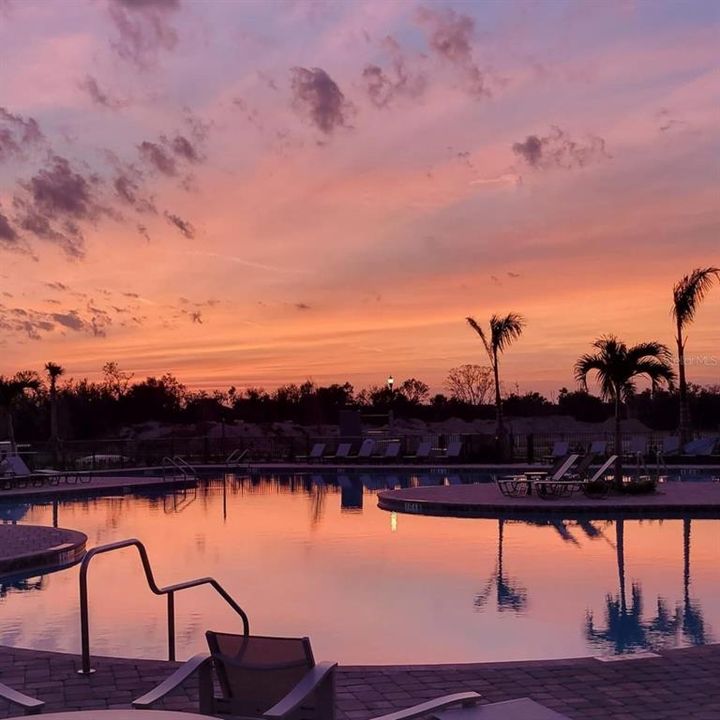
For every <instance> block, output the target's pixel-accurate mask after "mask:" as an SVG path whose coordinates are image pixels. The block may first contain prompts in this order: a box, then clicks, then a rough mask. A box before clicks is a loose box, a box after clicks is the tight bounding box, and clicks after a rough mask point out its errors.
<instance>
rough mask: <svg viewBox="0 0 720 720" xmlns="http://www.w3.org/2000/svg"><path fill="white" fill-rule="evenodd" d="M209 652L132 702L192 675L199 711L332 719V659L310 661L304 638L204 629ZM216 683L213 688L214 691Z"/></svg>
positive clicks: (157, 697)
mask: <svg viewBox="0 0 720 720" xmlns="http://www.w3.org/2000/svg"><path fill="white" fill-rule="evenodd" d="M206 637H207V641H208V647H209V648H210V654H209V655H208V654H201V655H196V656H195V657H193V658H191V659H190V660H188V661H187V662H186V663H185V664H184V665H182V666H181V667H180V668H178V669H177V670H176V671H175V672H174V673H173V674H172V675H171V676H170V677H169V678H167V680H165V681H164V682H162V683H161V684H160V685H158V686H157V687H156V688H155V689H154V690H151V691H150V692H148V693H146V694H145V695H143V696H142V697H139V698H137V699H136V700H134V701H133V703H132V706H133V708H136V709H150V708H152V706H153V705H154V704H155V703H157V702H159V701H161V700H162V699H163V698H164V697H165V696H166V695H168V694H169V693H170V692H172V691H173V690H175V689H176V688H177V687H178V686H179V685H180V684H181V683H183V682H184V681H185V680H187V679H188V678H189V677H190V676H192V675H194V674H196V673H197V674H198V680H199V706H200V707H199V710H200V712H201V713H202V714H204V715H225V716H231V717H242V718H264V719H265V720H286V719H287V720H334V718H335V670H336V667H337V663H334V662H320V663H316V662H315V659H314V657H313V652H312V648H311V646H310V640H309V638H307V637H303V638H278V637H262V636H253V635H231V634H229V633H218V632H211V631H209V632H207V633H206ZM216 688H217V690H218V691H219V692H216ZM480 699H481V696H480V695H478V694H477V693H474V692H466V693H456V694H454V695H447V696H444V697H441V698H437V699H436V700H434V701H430V702H428V703H423V704H422V706H415V707H413V708H408V710H407V711H405V714H403V713H402V711H401V713H400V714H399V715H397V718H396V720H410V718H415V717H420V716H422V715H428V714H430V713H432V712H433V711H437V710H441V709H443V708H446V707H450V706H452V705H458V704H464V705H473V704H476V703H477V702H479V700H480Z"/></svg>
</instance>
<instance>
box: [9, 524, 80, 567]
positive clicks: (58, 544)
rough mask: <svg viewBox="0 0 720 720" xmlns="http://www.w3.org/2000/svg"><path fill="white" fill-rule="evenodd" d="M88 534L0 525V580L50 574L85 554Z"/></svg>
mask: <svg viewBox="0 0 720 720" xmlns="http://www.w3.org/2000/svg"><path fill="white" fill-rule="evenodd" d="M86 543H87V535H85V534H84V533H81V532H78V531H77V530H65V529H63V528H52V527H43V526H41V525H0V577H5V576H9V575H17V574H25V573H28V572H41V571H43V572H47V571H49V570H53V569H59V568H61V567H66V566H67V565H71V564H73V563H75V562H77V561H79V560H80V558H82V556H83V555H84V554H85V544H86Z"/></svg>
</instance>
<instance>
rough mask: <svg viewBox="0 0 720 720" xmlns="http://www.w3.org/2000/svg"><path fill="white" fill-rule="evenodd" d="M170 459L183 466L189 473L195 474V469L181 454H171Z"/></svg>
mask: <svg viewBox="0 0 720 720" xmlns="http://www.w3.org/2000/svg"><path fill="white" fill-rule="evenodd" d="M172 459H173V460H174V461H175V463H176V464H177V465H178V466H179V467H181V468H185V469H186V470H187V471H188V473H190V474H191V475H197V470H196V469H195V468H194V467H193V466H192V465H191V464H190V463H189V462H188V461H187V460H186V459H185V458H184V457H183V456H182V455H173V457H172Z"/></svg>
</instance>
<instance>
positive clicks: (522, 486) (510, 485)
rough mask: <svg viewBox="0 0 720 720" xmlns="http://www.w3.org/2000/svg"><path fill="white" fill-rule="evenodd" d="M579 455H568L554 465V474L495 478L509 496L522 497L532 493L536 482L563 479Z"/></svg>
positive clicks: (499, 488)
mask: <svg viewBox="0 0 720 720" xmlns="http://www.w3.org/2000/svg"><path fill="white" fill-rule="evenodd" d="M579 457H580V456H579V455H575V454H573V455H568V456H567V457H566V458H563V459H561V460H560V461H558V462H557V463H556V464H555V466H553V468H551V469H554V472H553V473H552V474H545V473H533V472H530V473H526V474H525V475H504V476H500V477H496V478H495V484H496V485H497V488H498V490H500V492H501V493H502V494H503V495H506V496H507V497H522V496H524V495H530V494H532V489H533V487H534V486H535V484H536V483H557V482H558V481H561V480H562V479H563V478H564V477H565V475H566V474H567V473H568V472H569V471H570V468H571V467H572V466H573V465H574V464H575V462H576V461H577V459H578V458H579Z"/></svg>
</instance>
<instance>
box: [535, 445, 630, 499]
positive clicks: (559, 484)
mask: <svg viewBox="0 0 720 720" xmlns="http://www.w3.org/2000/svg"><path fill="white" fill-rule="evenodd" d="M616 460H617V455H611V456H610V457H609V458H608V459H607V460H606V461H605V462H604V463H603V464H602V465H601V466H600V467H599V468H598V469H597V470H596V471H595V472H594V473H593V475H592V476H591V475H589V473H588V475H586V476H585V477H584V478H577V479H575V480H564V479H561V478H559V479H557V480H553V479H549V480H536V481H534V482H533V484H532V485H533V490H534V491H535V494H536V495H537V496H538V497H540V498H543V499H545V500H547V499H549V498H557V497H568V496H570V495H572V494H573V493H574V492H578V491H580V490H583V491H587V490H589V488H593V490H594V488H595V483H597V482H599V481H600V480H601V479H602V478H603V476H604V475H605V474H606V473H607V471H608V470H609V469H610V466H611V465H612V464H613V463H614V462H615V461H616ZM607 489H608V488H607V487H606V490H607ZM593 494H598V493H597V492H593ZM600 494H606V493H600Z"/></svg>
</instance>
